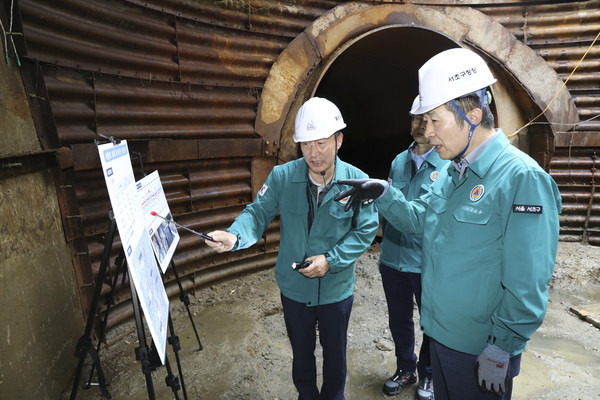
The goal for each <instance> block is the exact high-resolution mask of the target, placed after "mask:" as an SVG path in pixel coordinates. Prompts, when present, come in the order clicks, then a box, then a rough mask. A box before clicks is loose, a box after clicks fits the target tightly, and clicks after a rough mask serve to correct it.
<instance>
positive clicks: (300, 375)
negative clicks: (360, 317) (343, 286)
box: [281, 294, 354, 400]
mask: <svg viewBox="0 0 600 400" xmlns="http://www.w3.org/2000/svg"><path fill="white" fill-rule="evenodd" d="M353 301H354V296H350V297H348V298H347V299H346V300H342V301H340V302H338V303H333V304H326V305H319V306H314V307H308V306H306V304H304V303H298V302H297V301H294V300H291V299H288V298H287V297H285V296H284V295H283V294H282V295H281V304H282V305H283V318H284V320H285V326H286V328H287V333H288V337H289V339H290V343H291V345H292V353H293V356H294V360H293V362H292V378H293V380H294V385H295V386H296V389H297V390H298V393H299V397H298V398H299V399H301V400H317V399H320V400H325V399H327V400H343V399H344V388H345V386H346V344H347V336H346V335H347V331H348V321H349V320H350V312H351V311H352V302H353ZM317 323H318V329H319V342H320V343H321V347H322V348H323V385H322V386H321V391H320V394H319V389H318V388H317V365H316V358H315V348H316V342H317Z"/></svg>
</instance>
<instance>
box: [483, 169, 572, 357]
mask: <svg viewBox="0 0 600 400" xmlns="http://www.w3.org/2000/svg"><path fill="white" fill-rule="evenodd" d="M512 182H513V183H514V184H515V185H516V190H515V191H513V192H512V193H513V198H512V199H509V201H511V200H512V201H511V203H512V204H510V203H509V204H504V205H503V207H502V208H503V210H502V212H504V213H508V214H507V215H506V216H505V218H506V219H505V221H507V222H506V227H505V232H504V243H503V255H502V282H501V284H502V287H503V290H502V293H503V294H502V298H501V300H500V304H499V306H498V307H497V308H496V310H495V312H494V313H493V314H492V324H493V325H492V326H493V327H492V332H491V334H490V337H489V338H488V341H489V342H491V343H494V344H495V345H496V346H498V347H500V348H501V349H503V350H505V351H507V352H509V353H511V355H515V354H518V353H520V352H521V351H523V350H524V349H525V346H526V342H527V341H528V340H529V338H530V337H531V335H532V334H533V333H534V332H535V331H536V330H537V329H538V328H539V326H540V325H541V324H542V322H543V320H544V316H545V314H546V310H547V306H548V284H549V283H550V279H551V278H552V273H553V270H554V264H555V261H556V251H557V246H558V235H559V220H558V214H559V213H560V212H561V198H560V193H559V191H558V188H557V187H556V184H555V183H554V180H553V179H552V178H551V177H550V176H549V175H548V174H546V173H544V172H542V171H539V172H538V171H534V172H531V171H529V172H527V173H523V174H521V175H520V176H519V177H518V178H517V179H516V180H515V179H513V181H512Z"/></svg>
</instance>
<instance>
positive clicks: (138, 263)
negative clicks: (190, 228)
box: [98, 140, 169, 365]
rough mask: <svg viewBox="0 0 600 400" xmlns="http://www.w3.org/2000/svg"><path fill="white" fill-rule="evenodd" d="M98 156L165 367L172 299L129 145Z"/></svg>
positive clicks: (101, 148)
mask: <svg viewBox="0 0 600 400" xmlns="http://www.w3.org/2000/svg"><path fill="white" fill-rule="evenodd" d="M98 152H99V155H100V161H101V163H102V172H103V174H104V179H105V181H106V187H107V189H108V195H109V198H110V203H111V206H112V209H113V213H114V216H115V220H116V222H117V228H118V230H119V236H120V238H121V245H122V247H123V251H124V252H125V258H126V259H127V266H128V269H129V278H130V279H131V281H132V282H133V284H134V286H135V289H136V293H137V296H138V298H139V301H140V304H141V306H142V311H143V313H144V317H145V319H146V323H147V324H148V329H149V330H150V334H151V335H152V339H153V341H154V346H155V347H156V350H157V352H158V354H159V356H160V360H161V362H162V363H163V365H164V363H165V350H166V343H167V328H168V317H169V298H168V297H167V293H166V291H165V287H164V285H163V281H162V277H161V274H160V271H159V270H158V268H159V267H158V264H157V263H156V258H155V257H154V253H153V250H152V244H151V239H150V236H149V235H148V230H147V229H146V220H145V217H144V212H143V211H142V206H141V204H140V197H139V195H138V191H137V189H136V182H135V178H134V175H133V167H132V166H131V159H130V158H129V148H128V147H127V141H125V140H123V141H120V142H119V143H106V144H100V145H98Z"/></svg>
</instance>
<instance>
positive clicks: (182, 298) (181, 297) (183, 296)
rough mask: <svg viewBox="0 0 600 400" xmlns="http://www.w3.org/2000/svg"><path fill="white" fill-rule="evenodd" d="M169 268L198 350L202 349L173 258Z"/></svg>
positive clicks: (188, 299)
mask: <svg viewBox="0 0 600 400" xmlns="http://www.w3.org/2000/svg"><path fill="white" fill-rule="evenodd" d="M171 268H173V274H175V280H176V281H177V285H178V286H179V293H180V296H179V300H181V302H182V303H183V304H184V305H185V308H186V309H187V313H188V317H189V318H190V321H191V323H192V328H194V334H195V335H196V340H197V341H198V351H200V350H202V343H200V337H199V336H198V331H197V330H196V324H195V323H194V318H192V312H191V311H190V298H189V297H188V295H187V294H186V293H185V292H184V291H183V286H182V285H181V280H180V279H179V275H178V274H177V269H176V268H175V263H174V262H173V259H171Z"/></svg>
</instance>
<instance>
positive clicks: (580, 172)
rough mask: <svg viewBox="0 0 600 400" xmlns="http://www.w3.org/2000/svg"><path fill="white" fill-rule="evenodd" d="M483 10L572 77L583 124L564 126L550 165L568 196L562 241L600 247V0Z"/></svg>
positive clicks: (561, 73)
mask: <svg viewBox="0 0 600 400" xmlns="http://www.w3.org/2000/svg"><path fill="white" fill-rule="evenodd" d="M480 10H481V11H482V12H484V13H486V14H488V15H490V16H491V17H493V18H495V19H496V20H497V21H498V22H500V23H501V24H502V25H504V26H505V27H506V28H507V29H509V30H510V31H511V32H512V34H513V35H515V37H517V38H518V39H519V40H521V41H522V42H523V43H525V44H526V45H528V46H529V47H531V48H532V49H533V50H535V51H536V52H537V53H538V54H539V55H540V56H541V57H543V58H544V59H545V60H546V61H547V62H548V64H549V65H550V66H551V67H552V68H553V69H554V70H555V71H556V72H557V73H558V75H559V76H560V77H561V79H562V80H563V81H566V80H567V79H568V82H567V85H566V87H567V88H568V90H569V92H570V93H571V96H572V97H573V99H574V100H575V104H576V107H577V111H578V113H579V119H580V121H581V122H580V124H579V125H578V126H577V127H569V126H564V127H561V130H562V132H560V133H559V134H558V136H557V137H556V140H555V143H556V150H555V153H554V156H553V158H552V162H551V167H550V168H551V169H550V173H551V174H552V176H553V177H554V179H555V180H556V182H557V183H558V185H559V188H560V191H561V194H562V199H563V214H562V216H561V240H564V241H583V242H589V243H590V244H592V245H596V246H598V245H600V193H597V190H596V185H597V184H598V183H599V182H600V181H598V179H597V177H596V176H595V175H596V169H597V168H598V162H597V160H596V158H597V155H600V118H598V116H599V115H600V41H596V42H595V44H594V46H593V47H592V48H591V49H590V46H591V45H592V43H594V40H595V39H596V38H597V37H598V34H599V33H600V2H598V1H585V2H584V1H582V2H565V3H564V4H554V5H539V6H527V7H523V6H518V7H496V8H482V9H480ZM588 50H589V51H588ZM586 52H587V54H586ZM584 56H585V58H584ZM582 58H583V61H581V59H582ZM580 61H581V62H580ZM576 67H577V69H576V71H575V73H574V74H573V75H572V76H570V77H569V75H570V74H571V73H572V72H573V70H574V69H575V68H576ZM593 118H595V119H593Z"/></svg>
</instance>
